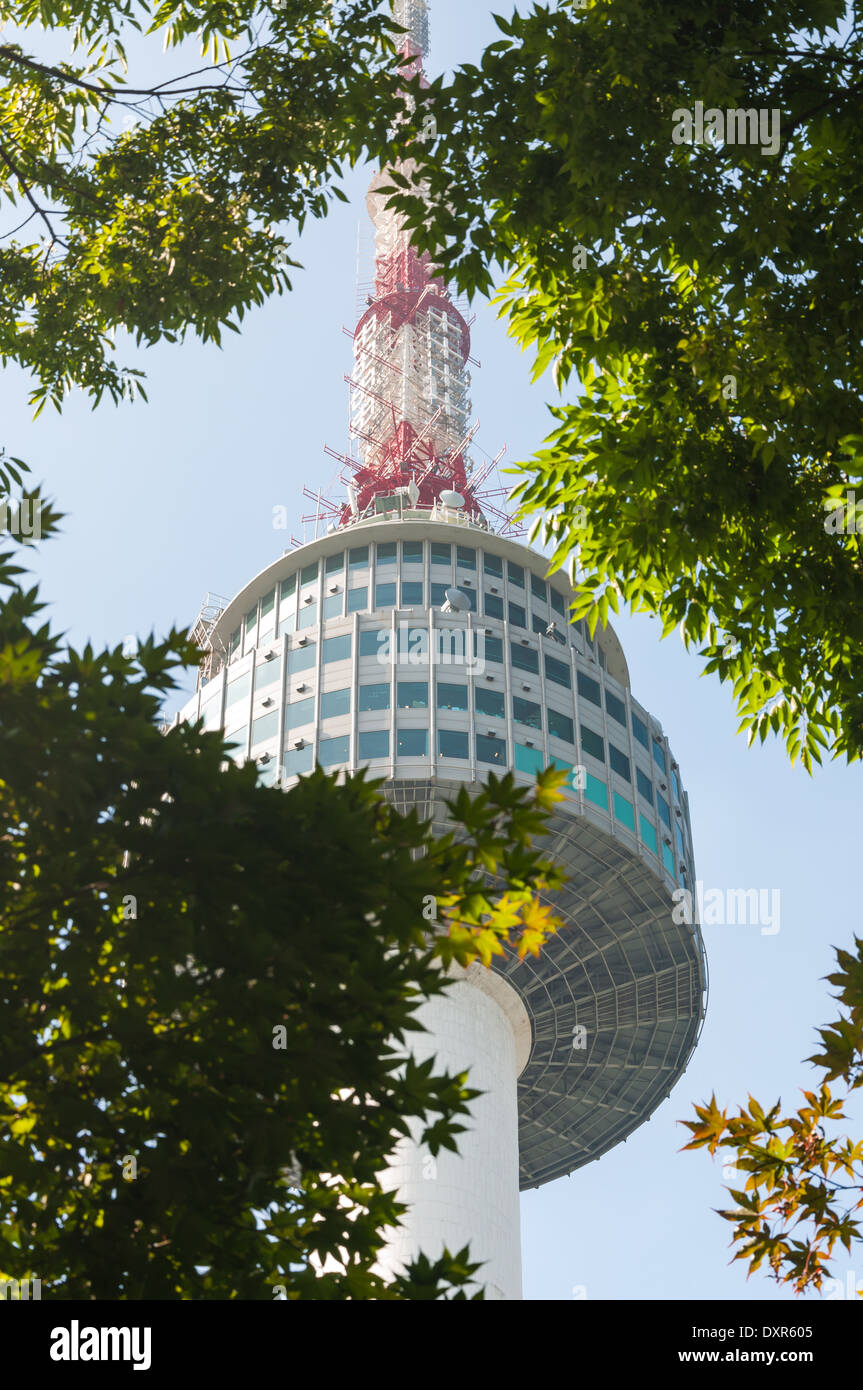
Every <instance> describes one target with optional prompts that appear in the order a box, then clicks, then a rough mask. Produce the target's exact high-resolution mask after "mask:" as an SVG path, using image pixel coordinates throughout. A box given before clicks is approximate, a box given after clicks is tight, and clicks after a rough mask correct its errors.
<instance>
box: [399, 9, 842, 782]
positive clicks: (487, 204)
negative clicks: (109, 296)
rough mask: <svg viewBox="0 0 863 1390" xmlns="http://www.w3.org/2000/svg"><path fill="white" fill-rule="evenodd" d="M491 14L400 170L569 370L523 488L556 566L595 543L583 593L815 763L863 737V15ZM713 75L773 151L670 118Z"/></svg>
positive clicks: (421, 226) (426, 210) (539, 370)
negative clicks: (413, 158)
mask: <svg viewBox="0 0 863 1390" xmlns="http://www.w3.org/2000/svg"><path fill="white" fill-rule="evenodd" d="M497 22H498V25H499V27H500V29H501V31H502V33H503V35H504V37H503V38H501V39H500V40H499V41H497V42H495V43H493V44H491V45H490V46H489V47H488V48H487V49H486V51H485V53H484V54H483V56H482V60H481V62H480V63H479V64H478V65H473V64H466V65H464V66H463V67H461V68H460V69H459V70H457V72H456V73H455V75H454V77H453V78H452V80H451V81H448V82H445V81H443V80H439V81H437V82H435V83H433V84H432V87H431V90H430V92H428V93H427V94H425V98H424V100H425V102H426V107H427V111H430V112H431V113H432V114H433V118H434V122H435V125H436V130H437V139H436V141H434V142H428V141H427V142H426V143H424V144H422V145H419V144H416V143H415V144H414V146H413V149H414V152H415V153H416V155H417V159H418V160H419V164H418V167H417V170H416V173H415V176H414V179H415V181H414V182H411V180H410V179H409V178H408V176H407V175H406V174H404V173H403V174H402V175H401V176H399V177H397V179H396V180H395V181H394V182H395V186H397V188H398V189H399V193H398V196H397V198H396V200H395V201H396V204H397V205H398V206H400V207H401V208H402V209H403V210H405V211H406V213H407V215H408V220H409V223H410V225H411V226H412V227H413V228H414V236H415V240H416V241H417V244H419V245H421V246H423V247H424V248H425V249H428V250H430V251H432V252H433V253H434V255H435V256H436V257H437V259H438V261H439V263H440V264H441V265H442V266H443V267H445V269H446V272H447V274H448V275H450V276H451V277H453V278H454V279H455V280H456V281H457V283H458V284H459V286H460V288H461V289H463V290H466V291H468V292H469V293H473V292H475V291H477V290H482V291H491V290H492V289H494V288H497V302H498V304H499V307H500V312H501V314H502V316H503V317H504V318H505V320H506V322H507V324H508V329H509V332H510V334H511V335H512V336H513V337H514V338H515V339H516V340H517V341H518V342H519V343H520V344H521V345H522V347H523V348H525V349H532V350H534V351H535V354H536V366H535V373H534V376H535V378H539V377H540V376H541V375H542V374H543V373H545V372H547V371H548V370H549V369H552V368H553V372H554V382H555V385H556V386H557V387H559V388H560V389H561V391H563V393H564V401H563V403H562V404H559V405H555V406H554V408H553V409H552V414H553V416H554V417H555V420H556V426H555V429H554V432H553V433H552V434H551V436H550V438H549V439H548V440H547V441H546V442H545V445H544V447H543V448H541V449H540V450H539V451H538V453H537V454H536V456H535V457H534V458H533V459H531V460H530V461H529V462H528V463H526V464H524V465H522V469H523V476H522V479H521V482H520V485H519V488H518V491H517V496H518V497H519V498H520V500H521V502H522V504H523V506H524V508H525V510H526V512H527V514H528V515H530V516H532V517H536V515H537V514H539V519H538V521H537V523H536V524H537V529H538V531H539V532H541V533H542V534H543V535H544V536H545V538H546V539H547V540H549V541H550V542H551V543H552V544H553V545H554V547H555V551H554V564H555V566H560V565H562V564H564V563H565V562H566V563H571V562H575V563H576V564H577V567H578V571H579V578H580V584H581V595H580V598H579V602H578V607H577V609H576V616H578V617H582V616H586V617H588V618H589V620H590V622H591V624H594V623H595V622H596V621H597V620H599V621H603V620H604V619H605V617H606V615H607V612H608V610H609V609H611V610H613V611H614V612H617V611H618V604H619V601H620V600H621V599H623V600H625V601H626V602H628V603H629V604H630V605H631V607H632V609H633V610H634V611H646V612H649V613H652V614H655V615H657V616H658V617H659V618H661V620H662V625H663V632H664V633H669V632H671V631H672V630H673V629H674V628H676V627H677V628H679V629H680V631H681V633H682V636H683V639H684V641H685V642H686V644H687V645H694V646H696V647H697V648H698V650H699V653H700V655H701V657H702V658H703V661H704V670H705V671H712V672H716V673H717V674H718V676H719V677H720V679H721V680H723V681H726V682H729V683H730V684H731V686H732V689H733V696H734V699H735V701H736V705H737V709H738V712H739V715H740V721H741V724H740V727H741V729H746V730H748V732H749V737H750V740H752V739H754V738H756V737H757V738H760V739H761V740H762V741H763V739H764V738H765V737H766V736H767V734H768V733H769V732H770V731H773V732H774V733H776V734H778V735H780V736H781V737H782V738H783V739H784V741H785V743H786V745H787V751H788V753H789V755H790V757H791V759H792V761H793V760H794V759H795V758H797V757H799V758H800V759H801V761H802V763H803V765H804V766H805V767H807V768H808V769H810V770H811V766H812V762H813V760H814V761H818V762H820V761H821V753H822V750H824V749H825V748H826V749H829V750H830V751H831V752H832V753H833V754H834V755H837V756H838V755H847V756H848V758H851V759H853V758H857V757H858V756H859V755H860V752H861V750H863V691H861V684H860V671H861V662H863V567H861V550H860V531H861V530H863V434H861V386H863V355H861V352H860V340H861V323H863V320H861V314H863V300H861V296H860V292H859V286H860V276H861V249H860V247H861V239H860V229H861V213H863V162H861V157H860V150H861V148H863V139H861V137H863V104H861V101H860V92H861V88H863V40H861V34H860V31H859V29H858V26H857V21H856V16H855V15H854V14H853V13H849V14H848V15H846V14H845V5H844V3H843V0H800V2H799V3H793V4H790V5H789V4H782V5H778V4H775V3H772V2H771V3H758V4H752V3H748V0H732V3H728V0H697V3H694V4H693V3H691V0H685V3H684V0H669V3H667V4H662V5H659V6H658V5H656V4H655V3H653V0H615V3H614V4H611V3H608V0H587V3H586V4H585V5H578V6H576V5H574V4H570V3H560V4H557V5H552V6H549V5H542V4H537V5H533V6H531V8H530V11H529V13H526V14H524V15H522V16H518V15H514V16H513V17H512V19H511V20H504V19H498V21H497ZM697 102H701V103H702V104H703V107H704V108H705V110H706V111H707V112H709V111H710V110H711V109H714V108H715V109H717V110H718V111H719V112H720V113H722V114H723V115H724V113H725V112H727V111H729V110H733V111H737V110H740V111H743V112H745V111H747V110H750V109H751V110H753V113H754V116H755V119H756V124H757V122H758V120H759V119H760V116H759V112H763V113H764V116H765V129H767V124H768V123H769V119H770V113H771V112H773V113H775V116H776V117H777V118H778V119H779V131H780V141H779V147H778V150H777V152H776V153H770V152H769V151H770V141H769V140H768V141H767V142H766V143H765V142H764V140H763V138H762V136H761V134H760V133H759V135H758V136H757V137H756V138H755V140H754V143H753V142H750V143H732V142H731V140H729V139H727V138H726V139H725V140H723V139H721V138H717V139H715V140H714V141H712V142H711V141H708V140H707V139H706V138H705V140H704V141H703V142H702V143H695V142H694V141H695V139H696V134H695V128H694V127H693V143H686V142H685V141H684V142H683V143H675V139H674V131H675V125H676V124H677V123H679V122H680V120H681V113H682V112H684V111H688V112H690V113H692V115H693V118H694V116H695V111H696V103H697ZM735 122H736V118H735ZM714 128H715V127H711V129H714ZM732 129H733V130H734V133H736V124H735V125H734V126H733V127H732ZM748 131H749V126H748V125H747V132H748ZM724 133H725V135H726V137H727V136H728V134H729V128H728V127H726V128H725V132H724ZM416 181H418V184H419V188H418V185H417V182H416ZM498 276H500V277H501V279H502V283H498V281H497V279H496V277H498ZM576 378H577V389H576V390H567V383H569V382H570V380H571V379H572V381H573V384H575V379H576ZM857 489H859V490H860V491H859V492H857V498H859V502H860V504H861V506H860V508H859V511H857V513H856V520H857V523H858V526H857V527H853V523H852V527H848V526H847V525H844V522H843V517H854V511H853V504H852V509H851V510H849V507H848V502H847V499H846V493H847V492H848V491H851V492H852V493H853V492H856V490H857ZM854 500H856V499H854ZM840 506H841V507H842V508H843V511H842V512H841V513H840V512H839V510H838V509H839V507H840ZM840 525H841V526H842V529H840Z"/></svg>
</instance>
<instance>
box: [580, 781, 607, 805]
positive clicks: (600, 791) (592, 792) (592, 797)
mask: <svg viewBox="0 0 863 1390" xmlns="http://www.w3.org/2000/svg"><path fill="white" fill-rule="evenodd" d="M584 799H585V801H592V802H593V804H594V806H601V807H602V809H603V811H607V810H608V788H607V787H606V785H605V783H604V782H603V780H602V778H601V777H594V775H593V773H592V772H588V774H587V776H586V778H585V788H584Z"/></svg>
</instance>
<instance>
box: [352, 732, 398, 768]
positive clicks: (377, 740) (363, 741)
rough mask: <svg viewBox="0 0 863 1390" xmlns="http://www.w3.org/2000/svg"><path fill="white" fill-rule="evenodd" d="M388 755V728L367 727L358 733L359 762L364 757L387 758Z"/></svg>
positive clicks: (362, 760)
mask: <svg viewBox="0 0 863 1390" xmlns="http://www.w3.org/2000/svg"><path fill="white" fill-rule="evenodd" d="M389 755H390V731H389V729H368V730H366V732H365V733H360V735H359V757H360V762H364V761H365V760H366V758H388V757H389Z"/></svg>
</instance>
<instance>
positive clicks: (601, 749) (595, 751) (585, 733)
mask: <svg viewBox="0 0 863 1390" xmlns="http://www.w3.org/2000/svg"><path fill="white" fill-rule="evenodd" d="M581 746H582V748H583V749H584V751H585V753H590V755H591V757H593V758H599V760H600V762H603V763H604V762H605V743H604V741H603V740H602V739H601V738H600V737H599V734H595V733H594V732H593V729H586V728H584V726H582V730H581Z"/></svg>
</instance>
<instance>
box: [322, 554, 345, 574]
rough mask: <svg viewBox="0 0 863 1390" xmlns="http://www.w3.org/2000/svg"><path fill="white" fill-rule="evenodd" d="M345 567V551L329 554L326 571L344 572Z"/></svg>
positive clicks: (329, 572) (330, 572)
mask: <svg viewBox="0 0 863 1390" xmlns="http://www.w3.org/2000/svg"><path fill="white" fill-rule="evenodd" d="M344 568H345V552H344V551H343V550H340V551H339V553H338V555H329V556H328V557H327V565H326V573H327V574H342V572H343V571H344Z"/></svg>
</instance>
